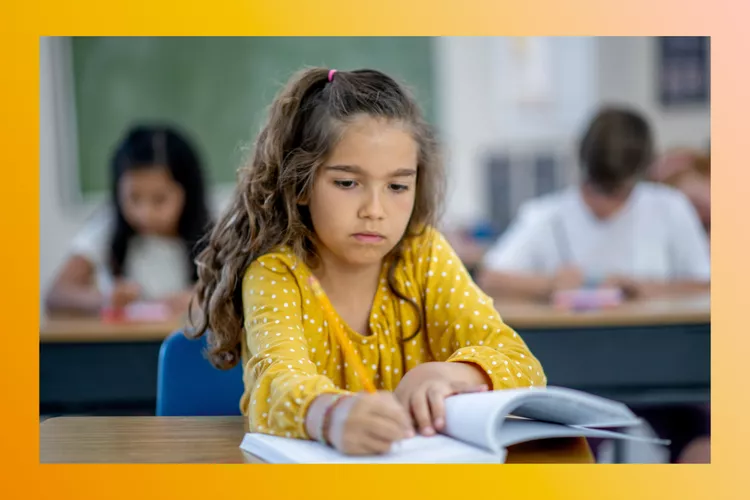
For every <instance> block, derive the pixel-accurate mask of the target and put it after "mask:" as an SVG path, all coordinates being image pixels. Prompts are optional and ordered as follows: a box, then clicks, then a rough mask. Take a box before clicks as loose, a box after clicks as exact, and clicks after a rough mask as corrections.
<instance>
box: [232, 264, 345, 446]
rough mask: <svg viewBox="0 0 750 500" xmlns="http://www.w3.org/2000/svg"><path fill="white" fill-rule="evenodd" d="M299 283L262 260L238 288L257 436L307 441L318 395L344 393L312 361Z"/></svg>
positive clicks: (247, 385) (250, 412) (281, 266)
mask: <svg viewBox="0 0 750 500" xmlns="http://www.w3.org/2000/svg"><path fill="white" fill-rule="evenodd" d="M300 297H301V295H300V290H299V287H298V285H297V281H296V280H295V279H294V277H293V275H292V273H291V271H290V269H289V267H288V265H287V264H286V263H284V262H282V261H281V260H280V259H276V258H272V257H267V256H266V257H261V258H260V259H258V260H256V261H255V262H253V264H252V265H251V266H250V267H249V268H248V270H247V272H246V273H245V276H244V278H243V282H242V303H243V310H244V317H245V342H246V343H247V349H248V352H249V354H250V358H249V360H248V361H247V363H246V365H245V367H244V383H245V391H246V394H249V404H248V410H247V413H248V417H249V422H250V427H251V429H252V430H254V431H257V432H266V433H269V434H275V435H281V436H286V437H294V438H305V439H307V438H308V435H307V432H306V430H305V415H306V413H307V409H308V407H309V405H310V403H312V401H313V400H314V399H315V398H316V397H317V396H319V395H320V394H322V393H343V392H346V391H343V390H341V389H339V388H338V387H336V385H335V384H334V382H333V381H332V380H331V379H330V378H328V377H327V376H325V375H321V374H319V373H318V367H317V366H316V364H315V363H313V361H312V360H311V355H310V352H309V349H312V350H313V351H314V348H310V347H309V346H308V342H307V340H306V337H305V334H304V329H303V318H302V316H303V314H302V312H301V309H302V300H301V298H300Z"/></svg>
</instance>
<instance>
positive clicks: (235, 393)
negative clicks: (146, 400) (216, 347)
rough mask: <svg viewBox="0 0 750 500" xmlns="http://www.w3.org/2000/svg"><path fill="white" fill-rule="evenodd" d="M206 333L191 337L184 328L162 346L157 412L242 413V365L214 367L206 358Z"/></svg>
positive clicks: (194, 414) (198, 414) (173, 334)
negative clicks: (224, 368) (240, 404)
mask: <svg viewBox="0 0 750 500" xmlns="http://www.w3.org/2000/svg"><path fill="white" fill-rule="evenodd" d="M205 339H206V336H205V335H204V336H203V337H201V338H200V339H198V340H190V339H188V338H187V337H185V335H184V334H183V333H182V332H181V331H177V332H174V333H172V334H171V335H170V336H169V337H167V338H166V339H165V340H164V342H163V343H162V345H161V349H160V350H159V371H158V381H157V390H156V414H157V415H158V416H210V415H239V414H240V409H239V403H240V396H241V395H242V391H243V384H242V367H241V365H240V364H238V365H237V366H235V367H234V368H232V369H231V370H219V369H217V368H214V367H213V366H212V365H211V363H210V362H209V361H208V359H206V357H205V355H204V350H205V348H206V340H205Z"/></svg>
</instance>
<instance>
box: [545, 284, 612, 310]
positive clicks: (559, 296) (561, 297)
mask: <svg viewBox="0 0 750 500" xmlns="http://www.w3.org/2000/svg"><path fill="white" fill-rule="evenodd" d="M623 300H624V297H623V294H622V290H620V289H619V288H594V289H587V288H584V289H580V290H563V291H559V292H555V294H554V295H553V297H552V304H553V306H554V307H556V308H558V309H566V310H572V311H589V310H595V309H604V308H608V307H616V306H619V305H620V304H622V302H623Z"/></svg>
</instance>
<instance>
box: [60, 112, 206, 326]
mask: <svg viewBox="0 0 750 500" xmlns="http://www.w3.org/2000/svg"><path fill="white" fill-rule="evenodd" d="M112 180H113V182H112V193H111V196H112V209H113V210H111V211H108V212H107V213H106V214H105V216H104V217H100V218H98V219H96V220H94V221H93V222H92V223H91V224H89V225H88V226H87V227H86V228H84V230H83V231H82V232H81V233H80V234H79V235H78V236H77V237H76V238H75V240H74V241H73V245H72V249H71V251H70V257H69V258H68V260H67V262H66V263H65V264H64V266H63V268H62V270H61V272H60V273H59V275H58V276H57V278H56V280H55V282H54V284H53V285H52V287H51V289H50V290H49V292H48V295H47V306H48V309H50V310H52V311H59V310H68V311H70V310H72V311H78V312H87V313H97V312H99V311H100V310H101V309H102V308H103V307H104V306H107V305H111V306H113V307H122V306H125V305H127V304H128V303H130V302H133V301H135V300H162V301H166V302H167V303H168V304H169V305H170V306H171V307H172V308H173V309H174V311H175V312H176V313H183V312H185V311H187V306H188V303H189V300H190V297H191V296H192V289H193V286H194V283H195V281H196V280H197V272H196V267H195V263H194V258H195V256H196V255H197V251H198V248H197V243H198V241H199V240H200V238H201V237H202V236H203V235H204V234H205V233H206V231H208V230H209V222H210V217H209V211H208V208H207V205H206V196H205V187H204V181H203V174H202V171H201V165H200V160H199V158H198V155H197V154H196V152H195V150H194V149H193V148H192V147H191V145H190V144H189V143H188V142H187V140H186V139H185V138H183V137H182V136H180V135H179V134H178V133H177V132H176V131H174V130H171V129H169V128H165V127H145V126H141V127H136V128H134V129H132V130H130V131H129V132H128V133H127V135H126V136H125V138H124V140H123V141H122V143H121V144H120V145H119V147H118V148H117V151H116V153H115V155H114V158H113V161H112Z"/></svg>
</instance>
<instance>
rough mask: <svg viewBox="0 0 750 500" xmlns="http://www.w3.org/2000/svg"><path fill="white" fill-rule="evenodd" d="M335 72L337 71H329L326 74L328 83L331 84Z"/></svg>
mask: <svg viewBox="0 0 750 500" xmlns="http://www.w3.org/2000/svg"><path fill="white" fill-rule="evenodd" d="M336 71H337V70H335V69H332V70H331V71H329V72H328V81H329V82H332V81H333V75H335V74H336Z"/></svg>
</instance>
